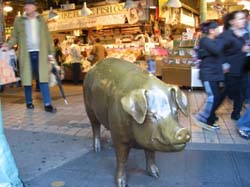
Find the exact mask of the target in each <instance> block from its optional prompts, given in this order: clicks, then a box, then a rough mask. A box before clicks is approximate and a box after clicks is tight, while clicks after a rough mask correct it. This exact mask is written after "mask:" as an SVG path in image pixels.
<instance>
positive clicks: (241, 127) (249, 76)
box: [237, 10, 250, 139]
mask: <svg viewBox="0 0 250 187" xmlns="http://www.w3.org/2000/svg"><path fill="white" fill-rule="evenodd" d="M243 12H244V13H245V14H246V19H247V24H246V27H245V28H246V31H247V33H248V35H249V36H250V16H249V11H248V10H244V11H243ZM246 43H247V44H249V45H250V41H247V42H246ZM245 63H246V64H245V66H244V71H245V72H246V73H245V79H246V80H245V81H244V82H246V84H245V86H246V92H245V97H244V101H245V103H246V110H245V111H244V113H243V115H242V116H241V117H240V119H239V120H238V121H237V130H238V132H239V134H240V136H241V137H243V138H245V139H250V53H247V55H246V62H245Z"/></svg>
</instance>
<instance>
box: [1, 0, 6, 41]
mask: <svg viewBox="0 0 250 187" xmlns="http://www.w3.org/2000/svg"><path fill="white" fill-rule="evenodd" d="M4 23H5V21H4V12H3V0H0V44H2V43H4V41H5V25H4Z"/></svg>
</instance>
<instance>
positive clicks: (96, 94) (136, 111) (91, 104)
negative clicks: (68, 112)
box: [84, 58, 191, 187]
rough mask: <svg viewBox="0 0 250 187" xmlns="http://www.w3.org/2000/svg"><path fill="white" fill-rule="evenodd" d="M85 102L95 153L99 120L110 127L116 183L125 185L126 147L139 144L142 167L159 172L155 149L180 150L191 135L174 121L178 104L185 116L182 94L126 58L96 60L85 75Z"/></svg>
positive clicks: (157, 175)
mask: <svg viewBox="0 0 250 187" xmlns="http://www.w3.org/2000/svg"><path fill="white" fill-rule="evenodd" d="M84 101H85V107H86V112H87V115H88V117H89V120H90V122H91V125H92V130H93V147H94V150H95V151H96V152H99V151H100V149H101V144H100V125H101V124H102V125H104V126H105V127H106V128H107V129H109V130H110V132H111V137H112V141H113V145H114V148H115V152H116V161H117V166H116V177H115V183H116V187H125V186H126V185H127V184H126V182H127V181H126V172H125V167H126V162H127V159H128V154H129V150H130V148H132V147H135V148H142V149H144V151H145V155H146V170H147V172H148V173H149V175H151V176H154V177H159V169H158V167H157V166H156V164H155V151H164V152H165V151H166V152H167V151H181V150H183V149H184V147H185V145H186V143H187V142H188V141H189V140H190V138H191V135H190V132H189V131H188V130H187V129H185V128H183V127H181V126H180V125H179V122H178V109H181V111H182V112H183V113H184V114H185V115H188V110H187V99H186V96H185V95H184V93H183V92H182V91H181V90H180V89H179V88H178V87H175V86H170V85H167V84H165V83H164V82H162V81H160V80H159V79H158V78H156V77H155V76H153V75H151V74H149V73H148V72H147V71H145V70H142V69H141V68H140V67H138V66H136V65H135V64H132V63H130V62H127V61H124V60H121V59H116V58H108V59H105V60H103V61H101V62H99V63H98V64H97V65H95V66H94V67H93V68H92V69H91V70H90V71H89V72H88V73H87V74H86V76H85V79H84Z"/></svg>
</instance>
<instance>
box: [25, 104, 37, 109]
mask: <svg viewBox="0 0 250 187" xmlns="http://www.w3.org/2000/svg"><path fill="white" fill-rule="evenodd" d="M26 107H27V109H34V108H35V106H34V105H33V104H32V103H29V104H26Z"/></svg>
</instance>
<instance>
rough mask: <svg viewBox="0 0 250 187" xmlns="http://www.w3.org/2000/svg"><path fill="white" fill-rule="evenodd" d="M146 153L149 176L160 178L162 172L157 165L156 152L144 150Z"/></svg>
mask: <svg viewBox="0 0 250 187" xmlns="http://www.w3.org/2000/svg"><path fill="white" fill-rule="evenodd" d="M144 151H145V156H146V171H147V172H148V174H149V175H151V176H153V177H156V178H158V177H160V171H159V169H158V167H157V166H156V164H155V152H154V151H149V150H144Z"/></svg>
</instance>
